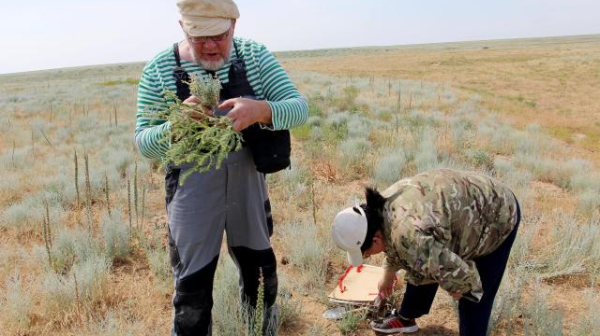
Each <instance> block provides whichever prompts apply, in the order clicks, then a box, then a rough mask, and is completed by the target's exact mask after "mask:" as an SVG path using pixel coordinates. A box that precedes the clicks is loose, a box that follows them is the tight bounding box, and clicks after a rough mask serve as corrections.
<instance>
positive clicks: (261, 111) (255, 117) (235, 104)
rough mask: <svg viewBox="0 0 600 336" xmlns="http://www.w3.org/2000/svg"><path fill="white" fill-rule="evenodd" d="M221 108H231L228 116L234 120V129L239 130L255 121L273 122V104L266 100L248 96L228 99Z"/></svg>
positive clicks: (262, 122) (266, 123)
mask: <svg viewBox="0 0 600 336" xmlns="http://www.w3.org/2000/svg"><path fill="white" fill-rule="evenodd" d="M218 108H219V109H226V108H231V111H229V113H227V115H226V117H228V118H231V119H232V121H233V130H234V131H236V132H239V131H241V130H243V129H245V128H247V127H248V126H250V125H252V124H254V123H257V122H259V123H261V124H265V125H268V124H270V123H271V117H272V113H271V106H269V104H268V103H267V102H266V101H262V100H253V99H248V98H233V99H227V100H226V101H224V102H223V103H221V105H219V106H218Z"/></svg>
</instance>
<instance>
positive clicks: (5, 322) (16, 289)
mask: <svg viewBox="0 0 600 336" xmlns="http://www.w3.org/2000/svg"><path fill="white" fill-rule="evenodd" d="M23 282H24V278H23V276H21V275H20V273H19V270H18V269H17V270H15V271H14V273H13V274H12V275H11V276H10V277H9V278H8V279H6V284H5V287H4V288H5V290H4V291H3V292H2V294H1V295H0V307H1V308H0V322H1V325H2V330H3V332H6V333H7V334H14V335H19V334H26V333H27V331H28V330H29V327H30V325H31V319H32V316H31V313H32V312H33V305H34V300H33V297H32V296H31V293H30V292H29V290H28V288H27V287H26V284H24V283H23Z"/></svg>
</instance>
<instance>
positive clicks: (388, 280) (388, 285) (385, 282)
mask: <svg viewBox="0 0 600 336" xmlns="http://www.w3.org/2000/svg"><path fill="white" fill-rule="evenodd" d="M395 284H396V272H395V271H392V270H385V273H384V274H383V278H381V280H380V281H379V285H378V286H377V288H378V289H379V297H381V298H382V299H387V298H388V297H390V295H392V293H393V292H394V285H395Z"/></svg>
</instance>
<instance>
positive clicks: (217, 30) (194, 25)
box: [177, 0, 240, 36]
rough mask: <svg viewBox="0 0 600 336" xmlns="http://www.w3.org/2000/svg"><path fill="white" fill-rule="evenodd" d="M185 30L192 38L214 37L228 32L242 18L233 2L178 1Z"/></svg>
mask: <svg viewBox="0 0 600 336" xmlns="http://www.w3.org/2000/svg"><path fill="white" fill-rule="evenodd" d="M177 7H179V13H180V14H181V21H182V22H183V30H184V31H185V32H186V33H188V35H190V36H214V35H219V34H222V33H224V32H226V31H227V29H229V27H230V26H231V19H237V18H239V17H240V12H239V11H238V8H237V6H236V4H235V3H234V2H233V1H231V0H177Z"/></svg>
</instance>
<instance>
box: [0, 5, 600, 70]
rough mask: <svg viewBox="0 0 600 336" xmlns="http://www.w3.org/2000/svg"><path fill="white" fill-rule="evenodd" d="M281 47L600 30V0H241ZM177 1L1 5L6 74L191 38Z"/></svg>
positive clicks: (142, 53) (243, 27) (118, 58)
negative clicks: (181, 20) (184, 30)
mask: <svg viewBox="0 0 600 336" xmlns="http://www.w3.org/2000/svg"><path fill="white" fill-rule="evenodd" d="M236 3H237V5H238V7H239V10H240V13H241V17H240V19H239V20H238V23H237V25H236V32H235V34H236V35H237V36H242V37H248V38H251V39H253V40H255V41H258V42H261V43H263V44H265V45H266V46H267V48H268V49H269V50H271V51H285V50H306V49H323V48H339V47H357V46H376V45H406V44H421V43H435V42H455V41H473V40H488V39H506V38H524V37H543V36H565V35H584V34H600V1H598V0H502V1H500V0H487V1H486V0H479V1H476V0H471V1H466V0H453V1H449V0H421V1H406V0H237V1H236ZM178 19H179V13H178V12H177V6H176V1H175V0H102V1H98V0H87V1H81V0H54V1H48V0H44V1H42V0H19V1H11V2H9V1H3V4H2V5H0V74H4V73H14V72H23V71H33V70H43V69H52V68H63V67H73V66H82V65H95V64H108V63H123V62H143V61H147V60H149V59H151V58H152V57H154V55H156V54H157V53H158V52H160V51H162V50H164V49H166V48H168V47H169V46H170V45H172V44H173V43H174V42H177V41H179V40H181V39H182V37H183V35H182V31H181V28H180V27H179V23H178V22H177V21H178Z"/></svg>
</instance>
